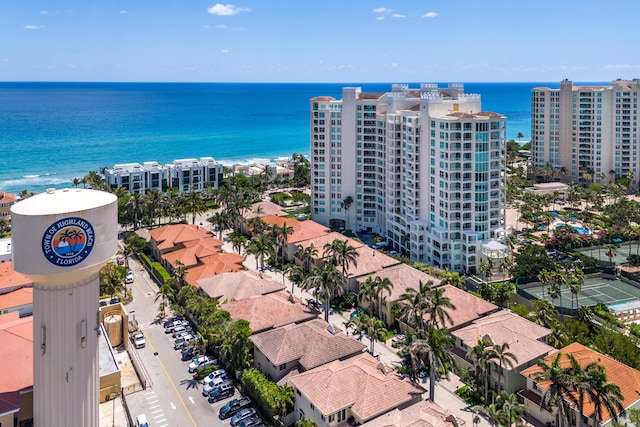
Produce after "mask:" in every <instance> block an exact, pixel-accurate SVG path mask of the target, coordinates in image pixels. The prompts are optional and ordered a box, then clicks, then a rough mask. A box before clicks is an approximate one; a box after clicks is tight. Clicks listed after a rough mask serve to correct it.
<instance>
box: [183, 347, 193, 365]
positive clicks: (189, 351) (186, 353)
mask: <svg viewBox="0 0 640 427" xmlns="http://www.w3.org/2000/svg"><path fill="white" fill-rule="evenodd" d="M195 353H196V348H195V347H194V346H190V347H186V348H183V349H182V351H181V352H180V358H181V359H182V361H183V362H186V361H187V360H191V359H193V356H194V355H195Z"/></svg>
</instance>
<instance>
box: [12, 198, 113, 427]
mask: <svg viewBox="0 0 640 427" xmlns="http://www.w3.org/2000/svg"><path fill="white" fill-rule="evenodd" d="M11 226H12V251H13V267H14V269H15V270H16V271H19V272H21V273H23V274H25V275H27V276H29V277H30V278H31V279H32V280H33V288H34V292H33V316H34V320H33V327H34V333H33V346H34V352H33V364H34V371H33V374H34V375H33V405H34V408H33V414H34V425H37V426H39V427H46V426H52V427H59V426H87V427H94V426H96V427H97V426H98V422H99V417H98V405H99V397H98V391H99V374H98V334H99V333H100V328H99V315H98V298H99V272H100V268H101V267H102V266H103V265H104V264H105V262H106V261H107V260H108V259H109V258H111V257H112V256H113V255H114V254H115V252H116V248H117V198H116V196H114V195H113V194H109V193H105V192H102V191H95V190H87V189H65V190H53V189H51V190H47V192H46V193H43V194H39V195H37V196H34V197H31V198H29V199H26V200H23V201H21V202H18V203H16V204H15V205H14V206H13V207H12V209H11Z"/></svg>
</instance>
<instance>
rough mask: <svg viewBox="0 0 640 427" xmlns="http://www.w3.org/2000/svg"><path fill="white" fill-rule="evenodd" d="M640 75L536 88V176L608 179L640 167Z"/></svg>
mask: <svg viewBox="0 0 640 427" xmlns="http://www.w3.org/2000/svg"><path fill="white" fill-rule="evenodd" d="M639 92H640V79H634V80H630V81H629V80H615V81H613V82H612V83H611V85H610V86H574V85H573V83H572V82H571V81H569V80H566V79H565V80H563V81H562V82H561V83H560V89H549V88H546V87H537V88H534V89H533V90H532V91H531V156H532V166H533V167H534V168H533V172H534V175H535V176H536V177H538V178H544V177H547V178H549V176H550V175H555V176H556V177H559V178H561V179H562V180H563V181H573V182H576V183H580V184H589V183H591V182H601V183H607V182H609V181H611V180H613V179H615V178H616V177H620V176H624V175H627V174H628V172H629V171H632V172H633V173H634V174H635V171H637V170H638V165H640V157H639V155H640V151H639V147H638V146H639V145H640V139H639V138H640V133H639V132H638V125H639V123H638V112H639V110H638V94H639Z"/></svg>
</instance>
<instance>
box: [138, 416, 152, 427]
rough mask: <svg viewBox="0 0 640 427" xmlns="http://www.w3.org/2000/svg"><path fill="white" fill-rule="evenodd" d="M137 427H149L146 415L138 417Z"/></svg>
mask: <svg viewBox="0 0 640 427" xmlns="http://www.w3.org/2000/svg"><path fill="white" fill-rule="evenodd" d="M136 427H149V422H148V421H147V416H146V415H144V414H140V415H138V416H137V417H136Z"/></svg>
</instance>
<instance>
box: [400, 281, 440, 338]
mask: <svg viewBox="0 0 640 427" xmlns="http://www.w3.org/2000/svg"><path fill="white" fill-rule="evenodd" d="M432 286H433V281H431V280H429V281H427V282H426V283H422V280H420V281H418V289H417V290H416V289H414V288H407V291H406V292H405V293H404V294H402V295H401V297H400V298H401V302H400V304H402V305H403V320H404V321H405V322H406V323H407V325H409V326H410V327H412V328H414V329H415V330H416V332H420V331H422V330H424V326H425V321H424V318H423V317H424V314H425V312H426V310H427V301H426V298H425V295H426V294H427V292H428V291H429V289H431V287H432Z"/></svg>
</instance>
